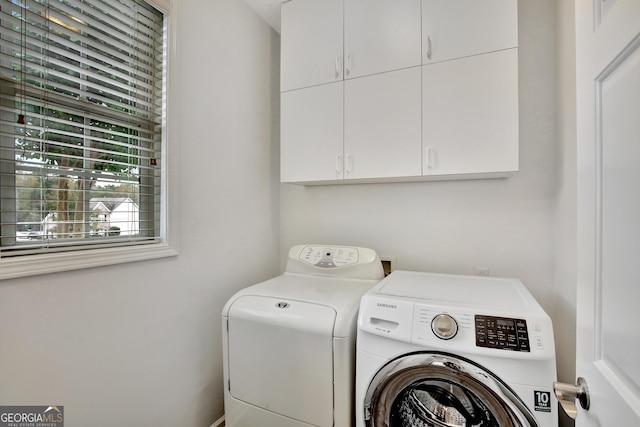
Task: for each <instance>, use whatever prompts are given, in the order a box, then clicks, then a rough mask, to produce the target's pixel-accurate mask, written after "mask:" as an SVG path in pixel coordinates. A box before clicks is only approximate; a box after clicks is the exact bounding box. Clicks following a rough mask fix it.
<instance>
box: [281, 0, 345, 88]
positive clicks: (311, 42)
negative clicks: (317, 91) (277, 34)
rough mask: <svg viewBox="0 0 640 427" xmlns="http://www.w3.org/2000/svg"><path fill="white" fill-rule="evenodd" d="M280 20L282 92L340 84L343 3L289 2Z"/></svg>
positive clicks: (329, 0)
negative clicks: (335, 82) (327, 84)
mask: <svg viewBox="0 0 640 427" xmlns="http://www.w3.org/2000/svg"><path fill="white" fill-rule="evenodd" d="M281 16H282V28H281V41H280V44H281V46H280V48H281V59H280V64H281V72H280V88H281V91H287V90H292V89H298V88H302V87H308V86H314V85H319V84H323V83H329V82H334V81H338V80H342V77H343V76H342V72H343V60H342V51H343V28H342V26H343V0H292V1H290V2H288V3H283V4H282V8H281Z"/></svg>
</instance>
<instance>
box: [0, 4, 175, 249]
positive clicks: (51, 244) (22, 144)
mask: <svg viewBox="0 0 640 427" xmlns="http://www.w3.org/2000/svg"><path fill="white" fill-rule="evenodd" d="M164 28H165V25H164V15H163V13H162V12H160V11H159V10H157V9H156V8H154V7H153V6H151V5H150V4H148V3H146V2H145V1H144V0H117V1H116V0H114V1H106V0H0V39H1V41H2V45H1V48H0V260H3V259H7V258H16V257H24V256H40V255H42V254H45V255H46V254H52V253H68V252H71V251H77V250H90V249H91V250H92V249H102V248H113V247H121V248H122V247H140V245H146V244H148V243H159V242H161V241H162V235H163V230H162V227H161V224H163V218H162V215H163V212H162V208H161V206H162V196H163V194H164V192H163V191H164V189H163V188H162V183H163V182H164V180H163V171H162V164H163V140H164V136H163V123H164V120H163V119H164V117H163V114H164V111H165V108H164V102H165V100H164V94H165V93H166V91H165V90H164V87H163V85H164V81H165V79H164V69H165V66H164V46H165V44H164Z"/></svg>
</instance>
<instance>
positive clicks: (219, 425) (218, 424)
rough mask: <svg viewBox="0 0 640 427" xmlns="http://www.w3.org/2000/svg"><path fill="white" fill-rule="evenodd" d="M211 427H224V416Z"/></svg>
mask: <svg viewBox="0 0 640 427" xmlns="http://www.w3.org/2000/svg"><path fill="white" fill-rule="evenodd" d="M211 427H224V415H223V416H221V417H220V419H218V421H216V422H215V423H213V424H211Z"/></svg>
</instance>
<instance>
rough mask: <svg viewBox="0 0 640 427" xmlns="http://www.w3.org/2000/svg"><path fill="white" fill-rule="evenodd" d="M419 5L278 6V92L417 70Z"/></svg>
mask: <svg viewBox="0 0 640 427" xmlns="http://www.w3.org/2000/svg"><path fill="white" fill-rule="evenodd" d="M420 1H421V0H320V1H319V0H292V1H290V2H287V3H283V4H282V35H283V37H282V41H281V78H280V87H281V91H283V92H286V91H289V90H294V89H300V88H305V87H310V86H316V85H320V84H325V83H331V82H335V81H340V80H344V79H350V78H355V77H362V76H368V75H372V74H377V73H382V72H385V71H392V70H399V69H402V68H408V67H412V66H418V65H420V64H421V36H420V34H421V22H420V7H421V6H420Z"/></svg>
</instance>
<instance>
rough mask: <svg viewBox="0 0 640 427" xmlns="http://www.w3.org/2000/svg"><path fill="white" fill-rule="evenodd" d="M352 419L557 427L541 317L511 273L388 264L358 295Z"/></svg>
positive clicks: (546, 324)
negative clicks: (487, 274) (412, 268)
mask: <svg viewBox="0 0 640 427" xmlns="http://www.w3.org/2000/svg"><path fill="white" fill-rule="evenodd" d="M356 357H357V359H356V360H357V362H356V426H357V427H365V426H366V427H381V426H385V427H423V426H437V427H441V426H446V427H454V426H460V427H462V426H483V427H513V426H523V427H525V426H526V427H534V426H535V427H557V425H558V414H557V401H556V400H555V396H554V393H553V390H552V388H553V382H554V381H556V356H555V346H554V338H553V328H552V324H551V320H550V318H549V316H548V315H547V314H546V313H545V312H544V310H543V309H542V307H541V306H540V305H539V304H538V303H537V301H536V300H535V299H534V298H533V296H532V295H531V294H530V293H529V292H528V290H527V289H526V288H525V287H524V285H523V284H522V283H521V282H520V281H518V280H515V279H503V278H492V277H478V276H457V275H446V274H432V273H419V272H407V271H395V272H393V273H391V274H390V275H389V276H387V277H386V278H385V279H384V280H382V281H381V282H380V283H379V284H378V285H376V286H375V287H373V288H372V289H371V290H370V291H369V292H367V294H365V295H364V296H363V298H362V302H361V307H360V314H359V319H358V342H357V352H356Z"/></svg>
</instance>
